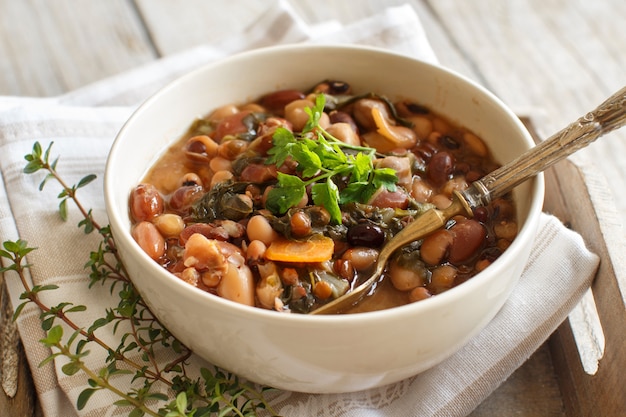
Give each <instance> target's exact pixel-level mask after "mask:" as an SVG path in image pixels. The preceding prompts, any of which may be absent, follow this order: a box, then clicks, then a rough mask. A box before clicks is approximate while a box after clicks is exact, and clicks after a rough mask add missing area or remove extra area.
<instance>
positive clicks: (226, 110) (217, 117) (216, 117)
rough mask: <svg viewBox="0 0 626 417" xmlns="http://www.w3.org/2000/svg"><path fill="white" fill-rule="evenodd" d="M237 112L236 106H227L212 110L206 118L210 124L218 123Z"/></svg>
mask: <svg viewBox="0 0 626 417" xmlns="http://www.w3.org/2000/svg"><path fill="white" fill-rule="evenodd" d="M238 112H239V109H238V108H237V106H235V105H234V104H227V105H225V106H222V107H218V108H217V109H215V110H213V111H212V112H211V114H209V116H208V117H207V120H208V121H210V122H212V123H218V122H221V121H222V120H223V119H224V118H226V117H228V116H232V115H233V114H235V113H238Z"/></svg>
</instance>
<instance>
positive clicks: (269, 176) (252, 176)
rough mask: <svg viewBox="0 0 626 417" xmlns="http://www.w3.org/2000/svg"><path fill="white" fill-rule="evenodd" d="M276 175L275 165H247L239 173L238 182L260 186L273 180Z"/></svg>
mask: <svg viewBox="0 0 626 417" xmlns="http://www.w3.org/2000/svg"><path fill="white" fill-rule="evenodd" d="M276 175H277V174H276V165H265V164H248V165H246V167H245V168H244V169H243V170H242V171H241V175H239V180H240V181H243V182H251V183H257V184H260V183H264V182H268V181H270V180H273V179H275V178H276Z"/></svg>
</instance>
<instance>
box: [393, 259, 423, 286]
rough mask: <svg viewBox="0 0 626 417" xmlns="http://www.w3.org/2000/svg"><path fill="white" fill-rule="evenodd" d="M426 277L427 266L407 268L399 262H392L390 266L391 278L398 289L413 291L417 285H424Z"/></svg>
mask: <svg viewBox="0 0 626 417" xmlns="http://www.w3.org/2000/svg"><path fill="white" fill-rule="evenodd" d="M426 277H427V270H426V268H415V269H412V268H407V267H404V266H400V265H398V263H397V262H392V263H391V265H390V268H389V278H390V279H391V283H392V284H393V286H394V287H395V288H396V289H397V290H398V291H411V290H412V289H413V288H415V287H421V286H424V284H425V283H426V281H425V279H426Z"/></svg>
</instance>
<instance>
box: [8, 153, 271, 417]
mask: <svg viewBox="0 0 626 417" xmlns="http://www.w3.org/2000/svg"><path fill="white" fill-rule="evenodd" d="M51 148H52V143H51V144H50V145H49V146H48V147H47V148H46V149H45V151H44V150H43V148H42V147H41V145H40V144H39V142H36V143H35V144H34V146H33V149H32V152H31V153H30V154H27V155H25V157H24V158H25V159H26V161H27V164H26V166H25V167H24V170H23V171H24V173H26V174H34V173H36V172H39V171H44V172H45V173H46V174H45V177H44V178H43V180H42V182H41V183H40V185H39V190H43V188H44V186H45V185H46V184H47V183H48V182H49V181H50V180H55V181H56V182H57V183H58V184H60V185H61V192H60V193H59V194H58V198H59V199H60V203H59V214H60V217H61V218H62V219H63V220H64V221H65V220H67V219H68V209H69V208H68V203H73V204H74V206H76V208H77V209H78V211H79V212H80V213H81V216H82V218H81V220H80V221H79V223H78V227H79V228H82V229H83V231H84V232H85V233H86V234H89V233H92V232H94V231H96V232H97V233H99V235H100V236H101V241H100V243H99V244H98V247H97V249H96V250H94V251H92V252H91V253H90V256H89V259H88V261H87V262H86V264H85V267H86V268H87V269H88V270H89V275H88V277H89V282H88V286H89V287H90V288H91V287H92V286H93V285H95V284H96V283H100V284H101V285H107V284H108V285H110V291H111V294H117V295H119V300H118V304H117V306H111V307H110V308H108V309H106V311H105V315H104V316H103V317H101V318H98V319H97V320H95V321H94V322H93V323H92V324H91V325H90V326H89V327H87V328H84V327H81V326H80V325H79V324H77V321H74V320H73V317H75V316H74V315H75V314H80V313H81V312H84V311H86V310H87V307H86V306H84V305H76V304H73V303H71V302H62V303H59V304H58V305H55V306H48V305H46V304H45V303H44V302H43V301H42V299H41V297H40V294H41V293H43V292H45V291H53V290H56V289H58V288H59V287H58V286H57V285H34V286H31V285H30V284H29V280H28V279H27V271H28V270H29V268H30V267H31V265H29V264H28V263H27V262H26V258H27V256H28V254H29V253H31V252H32V251H34V250H36V248H34V247H29V246H28V244H27V242H26V241H24V240H21V239H18V240H16V241H5V242H4V243H3V246H2V247H3V249H0V257H1V258H4V259H5V262H4V265H5V266H4V267H2V268H0V273H5V272H8V271H13V272H15V273H16V274H17V276H18V277H19V279H20V281H21V284H22V286H23V288H24V292H23V293H22V294H21V295H20V299H21V300H24V302H22V303H21V304H20V305H18V306H17V308H16V309H15V313H14V316H13V319H14V320H16V319H17V318H18V316H19V315H20V314H21V312H22V311H23V309H24V307H25V306H26V305H28V304H29V303H32V304H35V305H36V306H37V307H38V308H39V310H40V320H41V327H42V329H43V330H44V331H45V332H46V337H45V338H43V339H42V340H41V341H40V342H41V343H42V344H43V345H44V346H46V347H48V348H50V349H51V351H52V354H51V355H50V356H48V357H47V358H46V359H44V360H43V361H42V363H41V364H40V366H42V365H45V364H46V363H48V362H51V361H53V360H54V359H56V358H57V357H59V356H62V357H64V358H65V360H66V363H65V365H63V367H62V372H63V373H65V374H66V375H74V374H77V373H80V372H82V373H83V374H84V375H85V377H86V382H87V384H88V387H87V388H85V389H84V390H83V391H82V392H81V393H80V395H79V396H78V399H77V404H76V406H77V408H78V409H79V410H80V409H83V408H84V407H85V406H86V404H87V402H88V401H89V399H90V398H91V397H92V396H93V395H94V394H96V393H97V392H98V391H101V390H108V391H110V392H113V393H114V394H116V395H117V396H118V397H119V398H120V399H119V401H117V402H116V403H115V404H116V405H117V406H119V407H130V411H129V416H130V417H140V416H144V415H150V416H167V417H201V416H202V417H209V416H220V417H222V416H224V417H226V416H239V417H244V416H247V417H252V416H258V415H259V414H258V412H260V411H262V410H265V411H266V415H272V416H276V415H277V414H276V412H275V411H274V410H273V409H272V407H271V405H270V404H269V402H268V400H267V398H266V396H265V394H266V392H267V391H268V390H270V388H267V387H256V386H255V385H251V384H247V383H245V382H244V381H242V380H240V379H239V378H238V377H237V376H236V375H234V374H231V373H228V372H224V371H223V370H221V369H218V368H216V367H214V368H213V369H206V368H202V369H201V370H200V377H199V378H196V379H192V378H191V377H189V372H188V369H187V360H188V359H189V358H190V356H191V355H192V352H191V351H190V350H189V349H188V348H187V347H186V346H184V345H183V344H182V343H180V341H178V340H177V339H175V338H174V337H173V336H172V335H171V334H170V333H169V332H168V331H167V329H165V328H164V327H163V326H162V325H161V324H160V323H159V322H158V320H157V319H156V318H155V317H154V316H153V315H152V313H151V312H150V310H149V309H148V307H147V306H146V305H145V303H144V301H143V299H142V298H141V296H140V295H139V293H138V292H137V291H136V289H135V288H134V286H133V284H132V282H131V281H130V279H129V277H128V274H127V272H126V270H125V269H124V266H123V264H122V262H121V259H120V258H119V255H118V253H117V249H116V246H115V241H114V239H113V236H112V235H111V231H110V228H109V226H108V225H107V226H101V225H100V224H99V223H98V222H97V221H96V220H95V219H94V216H93V211H92V210H91V209H86V208H85V207H84V206H83V205H82V204H81V202H80V201H79V199H78V198H77V194H78V191H79V190H80V189H81V188H83V187H85V186H87V185H88V184H90V183H91V182H93V180H95V179H96V176H95V175H87V176H85V177H83V178H82V179H80V180H79V181H78V182H77V183H76V184H74V185H68V184H67V183H66V182H65V181H64V180H63V178H62V177H61V176H60V175H59V173H58V171H57V164H58V161H59V159H58V158H56V159H54V160H52V159H51V156H50V153H51ZM114 290H116V291H117V292H114ZM61 323H63V324H64V325H65V326H67V327H68V328H69V329H70V330H71V334H69V335H64V326H63V325H62V324H61ZM107 326H111V329H112V331H113V332H114V333H118V332H120V330H122V331H123V333H122V334H121V336H120V337H119V345H118V346H117V347H113V346H109V345H108V344H107V343H106V342H105V341H103V340H102V339H100V338H99V337H98V336H97V335H96V332H97V331H98V329H101V328H104V327H107ZM88 347H96V348H99V349H103V350H104V351H105V352H106V353H107V358H106V360H105V363H104V364H103V367H102V368H101V369H99V370H94V369H91V368H89V366H87V364H86V362H85V358H86V357H87V356H88V355H89V353H90V351H89V350H88ZM172 351H173V352H174V353H175V356H176V358H175V359H173V360H171V361H170V362H169V363H167V364H166V365H165V366H160V365H159V364H160V363H161V361H160V360H159V359H160V358H162V357H164V355H166V354H168V353H169V354H171V352H172ZM161 355H163V356H161ZM168 356H170V355H168ZM137 357H138V358H139V359H135V358H137ZM121 375H131V376H132V380H133V388H131V389H130V391H128V392H125V390H124V389H122V388H121V387H120V386H118V384H119V379H118V378H119V376H121ZM163 387H165V388H166V389H165V391H166V392H168V393H169V394H164V393H163ZM155 400H156V403H157V404H161V405H160V406H159V405H157V406H155V405H154V404H155ZM155 407H157V408H155ZM159 407H160V408H159Z"/></svg>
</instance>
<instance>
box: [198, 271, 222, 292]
mask: <svg viewBox="0 0 626 417" xmlns="http://www.w3.org/2000/svg"><path fill="white" fill-rule="evenodd" d="M190 269H193V268H190ZM200 279H202V283H203V284H204V285H206V286H207V287H209V288H216V287H217V286H218V285H219V284H220V281H221V280H222V274H219V273H216V272H215V271H204V272H202V274H200Z"/></svg>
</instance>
